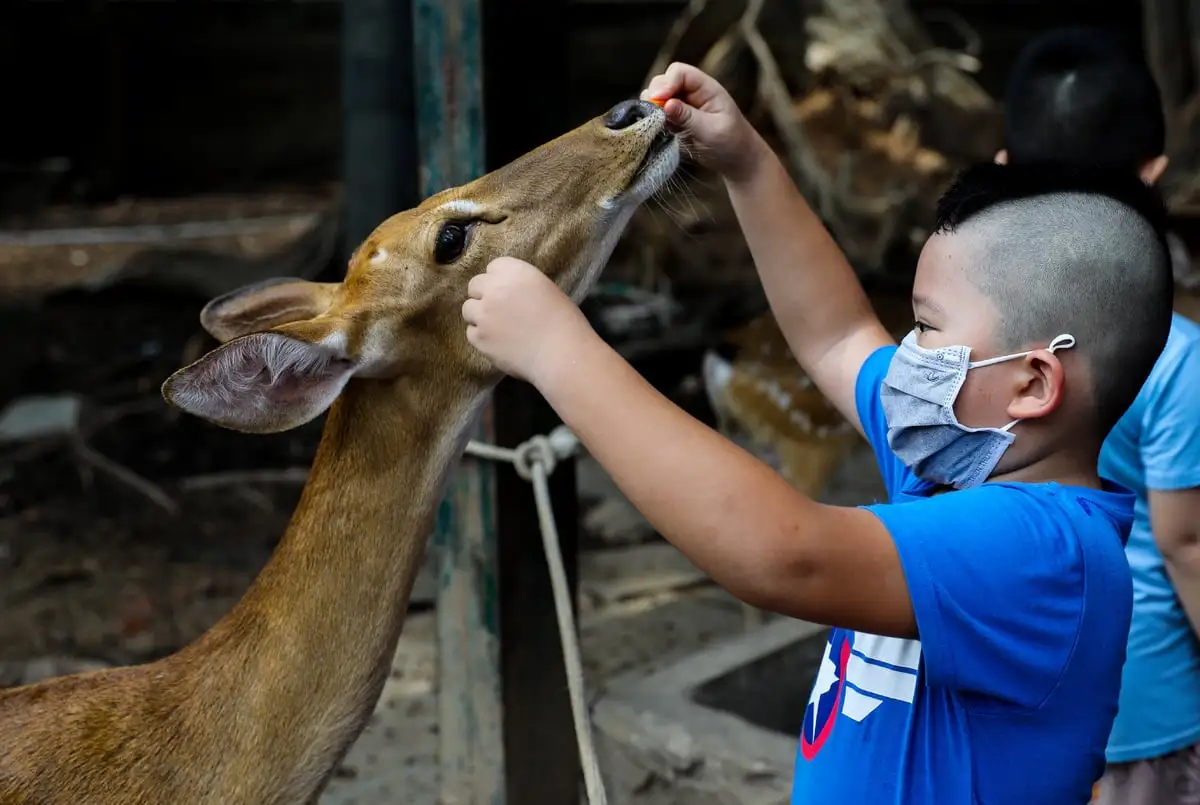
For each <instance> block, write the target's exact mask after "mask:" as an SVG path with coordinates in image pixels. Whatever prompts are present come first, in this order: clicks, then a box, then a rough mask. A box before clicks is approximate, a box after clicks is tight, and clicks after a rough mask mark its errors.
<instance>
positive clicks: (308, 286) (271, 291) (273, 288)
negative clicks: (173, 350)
mask: <svg viewBox="0 0 1200 805" xmlns="http://www.w3.org/2000/svg"><path fill="white" fill-rule="evenodd" d="M340 287H341V283H338V282H310V281H309V280H304V279H295V278H292V277H278V278H274V279H268V280H263V281H262V282H256V283H253V284H251V285H246V286H244V287H242V288H238V289H236V290H233V291H230V292H229V293H226V294H222V295H221V296H218V297H217V298H216V299H213V300H212V301H211V302H209V303H208V304H207V305H205V306H204V309H203V310H201V311H200V324H201V326H202V327H204V329H205V330H207V331H208V332H209V334H210V335H212V337H213V338H215V339H217V340H218V341H230V340H232V339H234V338H237V337H239V336H243V335H247V334H249V333H257V332H262V331H263V330H269V329H271V328H272V327H278V326H279V325H281V324H290V323H292V322H296V321H302V320H304V319H312V318H316V317H317V316H319V315H321V314H322V313H325V312H326V311H328V310H329V307H330V306H331V305H332V304H333V300H334V297H335V296H336V294H337V291H338V288H340Z"/></svg>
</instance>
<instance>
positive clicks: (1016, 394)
mask: <svg viewBox="0 0 1200 805" xmlns="http://www.w3.org/2000/svg"><path fill="white" fill-rule="evenodd" d="M977 248H978V246H976V245H975V244H972V243H970V242H969V241H967V240H966V239H964V238H962V237H960V236H958V235H955V234H944V233H943V234H936V235H933V236H932V237H930V238H929V240H928V241H926V243H925V247H924V249H922V250H921V258H920V260H919V261H918V263H917V272H916V277H915V279H914V281H913V296H912V302H913V320H914V323H915V324H914V326H915V327H916V331H917V343H918V344H920V346H922V347H924V348H926V349H937V348H938V347H949V346H958V345H965V346H968V347H970V348H971V360H972V361H981V360H986V359H988V358H994V357H998V356H1000V355H1006V354H1011V353H1012V352H1022V351H1024V350H1026V349H1030V348H1034V349H1035V350H1036V351H1035V352H1033V353H1032V354H1030V355H1028V356H1026V357H1024V358H1018V359H1014V360H1011V361H1005V362H1003V363H996V364H992V365H990V366H980V367H977V368H974V369H971V370H970V371H968V372H967V377H966V381H965V382H964V383H963V387H962V389H961V391H959V394H958V397H957V398H956V400H955V403H954V413H955V415H956V416H957V417H958V421H959V422H961V423H962V424H963V425H966V426H967V427H971V428H981V427H993V428H998V427H1003V426H1004V425H1006V424H1008V423H1009V422H1011V421H1012V420H1014V419H1033V418H1038V417H1043V416H1045V415H1047V414H1049V413H1051V412H1052V411H1053V410H1054V409H1055V408H1057V406H1058V404H1059V400H1060V398H1061V393H1062V388H1063V371H1062V365H1061V363H1060V362H1059V360H1058V358H1057V356H1055V355H1054V354H1053V353H1051V352H1050V351H1049V350H1047V349H1043V348H1041V347H1045V346H1047V345H1046V344H1029V345H1025V346H1022V347H1021V348H1019V349H1015V350H1013V349H1002V348H1000V345H998V343H997V339H996V338H995V333H996V330H997V327H998V326H999V325H1000V323H1001V318H1000V312H999V310H998V309H997V308H996V305H995V304H994V303H993V302H992V301H991V300H990V299H989V298H988V297H987V296H985V295H984V294H983V292H982V291H980V290H979V288H977V287H976V286H975V284H974V283H973V282H972V281H971V278H970V277H971V274H970V266H971V262H970V261H971V260H972V256H973V254H972V253H973V250H975V249H977ZM1017 427H1018V428H1019V427H1020V426H1019V425H1018V426H1017ZM1017 432H1018V433H1019V431H1017ZM1017 441H1018V443H1019V442H1020V441H1021V439H1020V438H1019V436H1018V439H1017ZM1015 447H1016V446H1015V445H1014V449H1015ZM1009 452H1013V451H1012V450H1010V451H1009ZM1002 463H1003V462H1002Z"/></svg>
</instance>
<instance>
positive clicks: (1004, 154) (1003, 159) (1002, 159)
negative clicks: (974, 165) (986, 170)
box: [992, 148, 1008, 165]
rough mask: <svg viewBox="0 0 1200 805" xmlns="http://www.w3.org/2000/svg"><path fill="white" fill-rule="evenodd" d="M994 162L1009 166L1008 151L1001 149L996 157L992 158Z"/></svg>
mask: <svg viewBox="0 0 1200 805" xmlns="http://www.w3.org/2000/svg"><path fill="white" fill-rule="evenodd" d="M992 162H995V163H996V164H997V165H1007V164H1008V149H1007V148H1001V149H1000V150H999V151H997V152H996V156H994V157H992Z"/></svg>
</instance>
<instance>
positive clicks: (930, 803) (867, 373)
mask: <svg viewBox="0 0 1200 805" xmlns="http://www.w3.org/2000/svg"><path fill="white" fill-rule="evenodd" d="M894 352H895V347H884V348H881V349H879V350H877V351H876V352H874V353H873V354H872V355H871V357H870V358H868V359H867V361H866V362H865V363H864V364H863V367H862V369H861V371H860V372H859V376H858V384H857V395H856V396H857V406H858V415H859V418H860V419H861V420H862V424H863V430H864V431H865V432H866V436H867V440H868V441H869V442H870V443H871V446H872V448H873V449H874V451H875V456H876V459H877V461H878V463H879V467H880V469H881V470H882V473H883V478H884V480H885V482H886V484H887V490H888V495H889V497H890V498H891V503H890V504H876V505H874V506H868V507H866V508H867V509H868V510H869V511H871V512H873V513H874V514H875V515H876V516H877V517H878V518H879V519H880V520H881V521H882V522H883V524H884V525H885V526H886V527H887V529H888V531H889V532H890V533H891V535H892V539H893V540H895V544H896V549H897V551H898V553H899V555H900V562H901V564H902V566H903V568H904V575H905V578H906V580H907V582H908V588H909V592H910V595H911V597H912V606H913V611H914V613H915V615H916V621H917V628H918V630H919V632H920V634H921V640H919V641H918V640H901V639H898V638H892V637H879V636H877V635H870V634H864V633H861V632H850V631H847V630H844V629H833V630H832V631H831V633H830V637H829V644H828V646H827V648H826V653H825V659H824V660H823V662H822V665H821V667H820V669H819V671H818V675H817V679H816V683H815V684H814V686H813V691H812V694H811V696H810V699H809V704H808V708H807V709H806V710H805V713H804V727H803V730H802V732H801V735H800V747H799V751H798V752H797V756H796V771H795V781H794V783H793V788H792V803H793V805H824V804H825V803H835V802H837V803H841V802H851V803H871V805H976V804H979V805H1013V804H1014V803H1017V804H1018V805H1042V804H1043V803H1044V805H1067V804H1068V803H1076V805H1083V803H1086V802H1088V800H1089V798H1090V797H1091V791H1092V784H1093V783H1094V782H1095V781H1096V780H1097V779H1098V778H1099V777H1100V776H1101V774H1102V773H1103V771H1104V745H1105V742H1106V740H1107V739H1108V732H1109V729H1110V728H1111V726H1112V721H1113V717H1114V716H1115V715H1116V710H1117V694H1118V689H1119V687H1120V675H1121V664H1122V662H1123V661H1124V658H1125V638H1126V634H1127V630H1128V628H1129V617H1130V609H1131V604H1132V590H1131V583H1130V578H1129V566H1128V563H1127V562H1126V561H1125V553H1124V550H1123V543H1124V541H1125V538H1126V536H1127V535H1128V533H1129V528H1130V525H1131V523H1132V520H1133V494H1132V493H1131V492H1129V491H1128V490H1122V489H1117V488H1109V489H1107V490H1105V491H1100V490H1094V489H1085V488H1081V487H1073V486H1061V485H1059V484H1054V483H1046V484H1019V483H988V484H984V485H982V486H979V487H975V488H973V489H967V490H962V491H956V492H949V493H946V494H942V495H936V496H933V497H928V495H929V493H930V492H931V491H932V488H931V485H930V484H928V483H926V482H924V481H921V480H920V479H918V478H917V477H916V476H914V475H913V474H912V472H911V471H910V470H909V469H908V468H907V467H906V466H904V464H903V463H901V462H900V461H899V459H897V458H896V457H895V455H894V454H893V453H892V452H891V450H890V449H889V448H888V444H887V426H886V424H885V422H884V417H883V411H882V408H881V404H880V399H879V389H880V384H881V382H882V380H883V377H884V374H885V373H886V372H887V367H888V364H889V362H890V361H891V359H892V355H893V354H894ZM1017 438H1018V439H1020V438H1021V437H1020V435H1018V436H1017Z"/></svg>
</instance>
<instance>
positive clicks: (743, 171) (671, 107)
mask: <svg viewBox="0 0 1200 805" xmlns="http://www.w3.org/2000/svg"><path fill="white" fill-rule="evenodd" d="M654 98H658V99H662V98H669V99H670V100H668V101H667V102H666V103H665V104H664V105H663V111H664V112H666V113H667V119H668V120H669V121H670V122H671V123H672V124H673V125H675V126H676V127H677V128H678V129H679V130H680V131H681V132H682V133H683V135H684V136H685V137H686V138H687V140H688V142H689V144H690V145H692V150H693V152H694V153H695V155H696V157H697V159H698V160H699V161H700V162H701V163H702V164H704V165H706V166H708V167H710V168H712V169H714V170H716V171H718V172H719V173H721V175H722V176H724V177H725V178H726V179H729V180H731V181H738V180H740V179H742V178H744V177H745V176H746V175H748V174H749V173H750V172H751V171H752V170H753V168H754V165H755V164H756V163H757V161H758V160H759V159H760V158H761V150H760V148H761V149H765V148H766V144H765V143H763V141H762V138H760V137H759V136H758V132H756V131H755V130H754V127H753V126H751V125H750V121H748V120H746V118H745V116H744V115H743V114H742V111H741V110H740V109H738V106H737V104H736V103H735V102H734V100H733V98H732V97H730V95H729V93H728V92H726V91H725V88H724V87H722V86H721V85H720V83H718V82H717V80H716V79H715V78H713V77H712V76H710V75H708V74H707V73H705V72H703V71H702V70H700V69H698V68H696V67H693V66H691V65H690V64H682V63H680V62H674V63H673V64H671V66H669V67H668V68H667V70H666V72H664V73H662V74H661V75H656V76H655V77H654V78H652V79H651V80H650V85H649V86H648V87H647V88H646V89H644V90H642V99H643V100H651V99H654Z"/></svg>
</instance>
